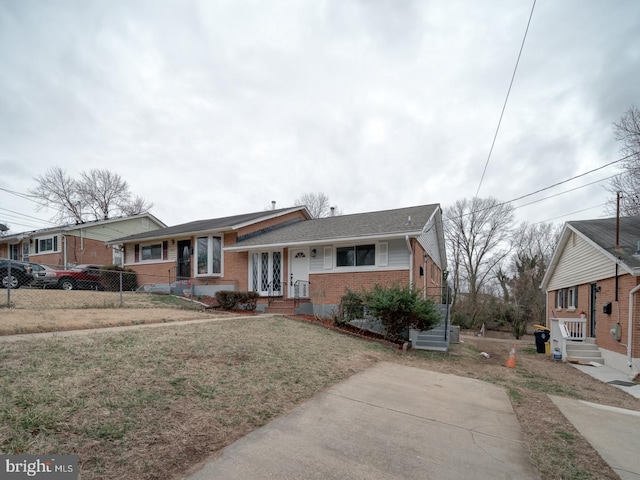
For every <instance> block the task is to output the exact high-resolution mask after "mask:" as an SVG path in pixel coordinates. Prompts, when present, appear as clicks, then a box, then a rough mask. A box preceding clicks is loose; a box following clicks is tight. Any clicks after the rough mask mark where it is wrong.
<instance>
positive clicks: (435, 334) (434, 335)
mask: <svg viewBox="0 0 640 480" xmlns="http://www.w3.org/2000/svg"><path fill="white" fill-rule="evenodd" d="M445 333H446V322H442V323H441V324H440V325H438V326H437V327H434V328H432V329H431V330H427V331H418V330H411V331H410V332H409V340H411V348H416V349H419V350H431V351H434V352H446V351H447V350H449V341H450V339H451V334H449V335H445Z"/></svg>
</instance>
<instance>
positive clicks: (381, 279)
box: [309, 270, 409, 305]
mask: <svg viewBox="0 0 640 480" xmlns="http://www.w3.org/2000/svg"><path fill="white" fill-rule="evenodd" d="M309 281H310V282H311V285H310V286H309V293H310V297H311V301H312V302H313V303H314V304H315V305H321V304H323V303H324V304H327V305H338V304H339V303H340V298H341V297H342V296H343V295H344V293H345V288H346V287H348V288H350V289H351V290H354V291H361V290H370V289H371V288H373V286H374V285H375V284H379V285H383V286H390V285H392V284H394V283H400V284H401V285H407V284H408V283H409V272H407V271H406V270H391V271H381V272H370V271H368V272H362V273H359V272H350V273H321V274H311V275H310V276H309Z"/></svg>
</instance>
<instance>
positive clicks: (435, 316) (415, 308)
mask: <svg viewBox="0 0 640 480" xmlns="http://www.w3.org/2000/svg"><path fill="white" fill-rule="evenodd" d="M364 309H366V310H367V312H368V313H369V314H370V315H372V316H374V317H378V318H379V319H380V321H381V322H382V325H383V326H384V327H385V338H387V339H389V340H392V341H398V340H401V339H402V338H403V333H404V332H405V331H406V330H407V329H408V328H415V329H417V330H429V329H431V328H432V327H434V326H436V325H437V324H438V323H440V321H441V320H442V314H441V313H440V311H439V310H438V309H437V307H436V305H435V303H434V302H433V300H431V299H428V298H422V296H421V292H420V291H419V290H416V289H415V288H412V287H409V286H400V285H392V286H390V287H383V286H380V285H374V287H373V289H371V290H369V291H365V292H362V293H356V292H353V291H351V290H348V289H347V293H346V294H345V296H343V297H342V303H341V311H342V312H343V314H344V316H343V318H344V319H345V321H347V322H348V321H349V320H352V319H353V318H357V316H358V315H359V314H360V313H361V312H364Z"/></svg>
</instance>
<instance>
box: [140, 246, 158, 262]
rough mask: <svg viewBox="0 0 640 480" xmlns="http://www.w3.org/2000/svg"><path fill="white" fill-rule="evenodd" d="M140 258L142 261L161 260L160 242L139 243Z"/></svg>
mask: <svg viewBox="0 0 640 480" xmlns="http://www.w3.org/2000/svg"><path fill="white" fill-rule="evenodd" d="M140 250H141V256H142V257H141V259H142V261H143V262H145V261H148V260H162V244H161V243H154V244H152V245H140Z"/></svg>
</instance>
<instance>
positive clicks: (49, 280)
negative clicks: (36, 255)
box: [29, 262, 58, 288]
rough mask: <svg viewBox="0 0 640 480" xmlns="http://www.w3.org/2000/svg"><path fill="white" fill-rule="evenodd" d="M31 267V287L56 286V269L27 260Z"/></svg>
mask: <svg viewBox="0 0 640 480" xmlns="http://www.w3.org/2000/svg"><path fill="white" fill-rule="evenodd" d="M29 265H30V266H31V269H32V270H33V282H31V286H32V287H42V288H47V287H56V286H57V285H58V277H57V275H56V271H57V270H56V269H55V268H51V267H48V266H47V265H42V264H41V263H32V262H29Z"/></svg>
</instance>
